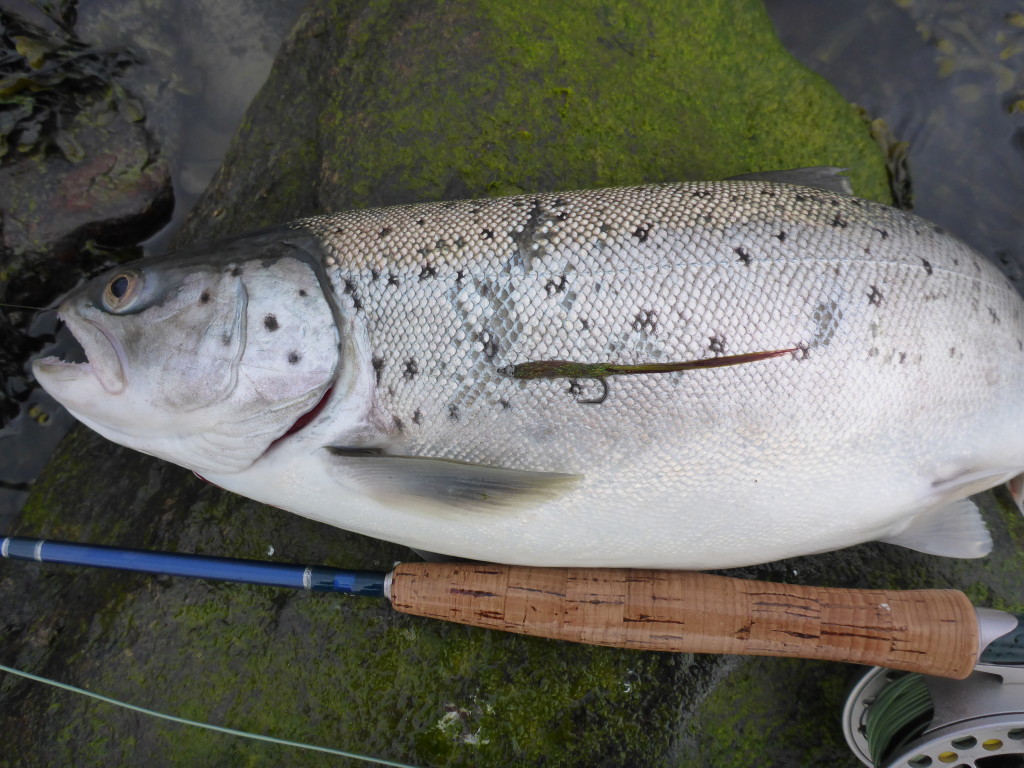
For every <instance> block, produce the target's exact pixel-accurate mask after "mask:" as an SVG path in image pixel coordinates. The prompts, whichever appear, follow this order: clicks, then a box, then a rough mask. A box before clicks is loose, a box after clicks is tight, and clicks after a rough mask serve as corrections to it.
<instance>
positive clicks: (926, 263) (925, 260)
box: [921, 259, 932, 275]
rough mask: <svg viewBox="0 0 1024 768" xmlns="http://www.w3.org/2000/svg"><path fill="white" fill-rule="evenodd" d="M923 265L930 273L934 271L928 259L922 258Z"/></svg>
mask: <svg viewBox="0 0 1024 768" xmlns="http://www.w3.org/2000/svg"><path fill="white" fill-rule="evenodd" d="M921 266H922V267H924V271H925V272H927V273H928V274H929V275H930V274H931V273H932V263H931V262H930V261H928V259H921Z"/></svg>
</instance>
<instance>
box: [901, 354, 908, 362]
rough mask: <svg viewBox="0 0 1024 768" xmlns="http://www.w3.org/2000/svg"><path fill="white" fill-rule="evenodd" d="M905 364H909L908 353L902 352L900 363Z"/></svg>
mask: <svg viewBox="0 0 1024 768" xmlns="http://www.w3.org/2000/svg"><path fill="white" fill-rule="evenodd" d="M905 362H907V353H906V352H900V363H905Z"/></svg>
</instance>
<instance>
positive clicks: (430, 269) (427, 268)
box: [419, 261, 437, 280]
mask: <svg viewBox="0 0 1024 768" xmlns="http://www.w3.org/2000/svg"><path fill="white" fill-rule="evenodd" d="M432 277H437V267H436V266H434V265H433V264H431V263H430V262H429V261H428V262H427V263H426V264H424V265H423V266H422V267H421V268H420V274H419V278H420V280H428V279H430V278H432Z"/></svg>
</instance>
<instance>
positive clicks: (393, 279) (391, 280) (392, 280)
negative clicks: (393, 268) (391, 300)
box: [388, 272, 398, 287]
mask: <svg viewBox="0 0 1024 768" xmlns="http://www.w3.org/2000/svg"><path fill="white" fill-rule="evenodd" d="M388 286H389V287H391V286H396V287H397V286H398V275H396V274H395V273H394V272H388Z"/></svg>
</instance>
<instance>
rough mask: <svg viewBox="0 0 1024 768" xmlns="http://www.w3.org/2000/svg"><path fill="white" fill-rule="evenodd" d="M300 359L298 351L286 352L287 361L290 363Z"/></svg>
mask: <svg viewBox="0 0 1024 768" xmlns="http://www.w3.org/2000/svg"><path fill="white" fill-rule="evenodd" d="M301 359H302V358H301V357H299V353H298V352H289V353H288V362H289V363H291V364H292V365H295V364H296V363H298V362H299V360H301Z"/></svg>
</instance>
